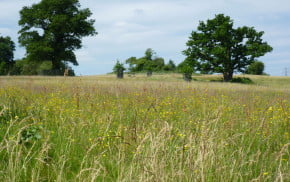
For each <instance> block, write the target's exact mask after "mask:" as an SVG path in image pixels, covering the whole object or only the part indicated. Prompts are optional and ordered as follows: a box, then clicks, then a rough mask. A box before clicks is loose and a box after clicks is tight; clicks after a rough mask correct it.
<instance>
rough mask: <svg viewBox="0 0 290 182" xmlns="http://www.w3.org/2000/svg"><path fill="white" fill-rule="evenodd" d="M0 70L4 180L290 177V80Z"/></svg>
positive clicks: (1, 176)
mask: <svg viewBox="0 0 290 182" xmlns="http://www.w3.org/2000/svg"><path fill="white" fill-rule="evenodd" d="M245 77H247V78H250V79H251V80H252V81H253V83H252V84H239V83H221V82H211V80H214V79H219V76H194V78H195V79H196V80H197V81H192V82H190V83H186V82H184V81H182V77H181V76H180V75H178V74H171V75H166V74H161V75H153V76H152V77H150V78H147V77H145V76H144V75H136V76H135V77H127V76H125V79H123V80H117V79H116V78H115V76H113V75H103V76H87V77H68V78H63V77H0V101H1V102H0V181H9V182H10V181H289V180H290V176H289V145H290V143H289V129H290V128H289V124H290V123H289V120H290V78H287V77H269V76H249V75H246V76H245Z"/></svg>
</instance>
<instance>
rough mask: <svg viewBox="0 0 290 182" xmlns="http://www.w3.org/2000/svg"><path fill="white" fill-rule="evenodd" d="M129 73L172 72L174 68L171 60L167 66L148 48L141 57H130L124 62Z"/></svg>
mask: <svg viewBox="0 0 290 182" xmlns="http://www.w3.org/2000/svg"><path fill="white" fill-rule="evenodd" d="M126 64H129V71H130V72H143V71H146V72H152V71H174V70H175V68H176V66H175V64H174V62H173V61H172V60H170V61H169V62H168V63H167V64H165V61H164V59H163V58H162V57H158V56H156V53H155V52H154V50H153V49H151V48H148V49H147V50H146V51H145V53H144V56H143V57H140V58H136V57H130V58H129V59H127V60H126Z"/></svg>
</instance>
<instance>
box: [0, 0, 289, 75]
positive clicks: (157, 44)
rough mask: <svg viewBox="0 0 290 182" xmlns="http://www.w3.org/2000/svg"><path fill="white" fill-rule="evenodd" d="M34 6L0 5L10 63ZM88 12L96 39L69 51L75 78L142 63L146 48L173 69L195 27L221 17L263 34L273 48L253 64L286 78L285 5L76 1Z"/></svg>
mask: <svg viewBox="0 0 290 182" xmlns="http://www.w3.org/2000/svg"><path fill="white" fill-rule="evenodd" d="M38 2H40V0H0V35H1V36H10V37H11V38H12V40H13V41H14V42H15V43H16V51H15V53H14V54H15V55H14V57H15V59H20V58H23V57H24V56H25V48H23V47H19V44H18V31H19V30H20V27H19V26H18V21H19V18H20V16H19V11H20V10H21V9H22V8H23V7H24V6H31V5H32V4H33V3H38ZM80 4H81V8H89V9H90V10H91V12H92V13H93V14H92V16H91V19H94V20H95V24H94V26H95V29H96V31H97V32H98V35H96V36H93V37H85V38H83V48H81V49H80V50H77V51H75V53H76V56H77V60H78V62H79V66H77V67H73V68H74V70H75V72H76V74H77V75H99V74H106V73H109V72H111V71H112V68H113V66H114V65H115V63H116V61H117V60H119V61H121V62H124V61H125V60H126V59H127V58H129V57H132V56H134V57H142V56H143V55H144V52H145V50H146V49H147V48H152V49H153V50H154V51H155V52H156V55H157V56H160V57H163V58H164V59H165V61H166V62H168V61H169V60H170V59H171V60H173V61H174V62H175V63H176V64H178V63H180V62H182V61H183V60H184V58H185V56H184V55H182V51H183V50H184V49H186V46H185V44H186V42H187V41H188V37H189V36H190V33H191V32H192V31H195V30H196V28H197V26H198V24H199V21H206V20H207V19H212V18H214V17H215V15H216V14H220V13H223V14H225V15H227V16H230V17H231V19H233V21H234V27H240V26H249V27H255V29H256V30H257V31H264V32H265V34H264V35H263V37H262V38H263V40H264V41H266V42H268V44H269V45H271V46H272V47H273V51H272V52H271V53H267V54H266V55H265V56H263V57H260V58H258V59H259V60H260V61H262V62H264V64H265V72H266V73H268V74H270V75H273V76H283V75H285V70H286V69H287V71H288V76H290V1H289V0H275V1H273V0H80Z"/></svg>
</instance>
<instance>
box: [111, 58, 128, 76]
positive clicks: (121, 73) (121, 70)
mask: <svg viewBox="0 0 290 182" xmlns="http://www.w3.org/2000/svg"><path fill="white" fill-rule="evenodd" d="M125 70H126V69H125V67H124V64H122V63H120V62H119V61H117V63H116V64H115V66H114V68H113V71H114V73H116V74H117V78H123V77H124V71H125Z"/></svg>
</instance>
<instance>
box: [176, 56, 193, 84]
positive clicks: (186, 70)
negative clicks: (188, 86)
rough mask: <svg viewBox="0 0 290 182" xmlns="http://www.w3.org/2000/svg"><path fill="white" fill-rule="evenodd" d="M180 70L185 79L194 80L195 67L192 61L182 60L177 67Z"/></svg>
mask: <svg viewBox="0 0 290 182" xmlns="http://www.w3.org/2000/svg"><path fill="white" fill-rule="evenodd" d="M177 69H178V71H179V72H180V73H182V74H183V79H184V80H185V81H188V82H190V81H191V80H192V73H193V69H192V66H191V63H190V62H189V61H187V60H185V61H183V62H181V63H180V64H179V65H178V67H177Z"/></svg>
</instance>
